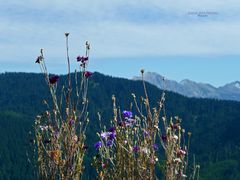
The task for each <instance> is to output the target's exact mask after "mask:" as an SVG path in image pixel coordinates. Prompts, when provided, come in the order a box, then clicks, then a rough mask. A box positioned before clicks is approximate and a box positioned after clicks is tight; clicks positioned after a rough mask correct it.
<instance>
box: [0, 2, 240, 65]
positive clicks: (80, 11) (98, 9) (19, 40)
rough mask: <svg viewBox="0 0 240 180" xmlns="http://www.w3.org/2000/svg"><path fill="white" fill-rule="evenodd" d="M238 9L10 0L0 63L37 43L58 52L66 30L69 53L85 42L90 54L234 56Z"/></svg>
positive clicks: (24, 54) (30, 52)
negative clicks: (194, 13) (206, 13)
mask: <svg viewBox="0 0 240 180" xmlns="http://www.w3.org/2000/svg"><path fill="white" fill-rule="evenodd" d="M1 4H3V3H1ZM239 8H240V1H237V0H228V1H227V0H225V1H223V0H212V1H209V0H208V1H206V0H202V1H199V0H181V1H176V0H174V1H173V0H148V1H146V0H130V1H122V0H113V1H111V2H109V1H107V0H101V1H96V0H94V1H73V0H61V1H57V0H52V1H47V0H41V1H33V0H32V1H30V0H23V1H18V0H11V1H7V2H4V5H3V6H2V7H0V9H1V10H2V12H1V13H0V15H1V16H0V40H1V41H0V48H1V52H2V54H1V59H0V61H4V60H7V59H14V58H16V54H17V55H18V57H20V58H19V59H22V60H23V59H26V58H29V57H33V56H35V54H36V52H37V51H38V49H40V48H41V47H44V48H45V49H46V50H47V53H48V55H49V57H58V56H62V55H60V54H59V52H61V51H62V50H63V49H64V36H63V33H64V32H65V31H69V32H71V37H72V39H71V43H72V44H71V47H72V51H73V54H76V53H78V52H79V51H80V50H81V48H82V47H81V46H80V45H81V44H83V42H84V41H85V40H90V41H91V42H92V46H93V48H92V51H93V52H92V53H93V56H95V57H130V56H132V57H138V56H139V57H142V56H162V55H163V56H165V55H204V54H210V55H211V54H214V55H215V54H219V55H225V54H239V49H238V47H240V32H239V29H240V23H239V17H240V15H239V14H238V11H237V10H238V9H239ZM4 9H5V11H6V13H5V12H4ZM7 9H11V11H9V13H7ZM230 10H231V13H230ZM122 11H123V12H122ZM191 11H197V12H198V11H213V12H217V13H218V14H217V15H215V16H212V15H211V16H209V17H205V18H201V17H196V16H191V15H188V12H191ZM121 12H122V13H121ZM142 13H145V14H143V15H142ZM133 15H134V16H135V17H134V18H133V17H132V16H133ZM146 16H147V17H148V18H146V19H145V20H144V19H142V18H144V17H146ZM151 18H152V20H151ZM12 52H15V53H12Z"/></svg>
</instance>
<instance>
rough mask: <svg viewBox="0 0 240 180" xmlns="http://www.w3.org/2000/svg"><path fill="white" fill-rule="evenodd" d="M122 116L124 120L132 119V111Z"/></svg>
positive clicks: (124, 112)
mask: <svg viewBox="0 0 240 180" xmlns="http://www.w3.org/2000/svg"><path fill="white" fill-rule="evenodd" d="M122 115H123V117H124V118H132V112H131V111H123V112H122Z"/></svg>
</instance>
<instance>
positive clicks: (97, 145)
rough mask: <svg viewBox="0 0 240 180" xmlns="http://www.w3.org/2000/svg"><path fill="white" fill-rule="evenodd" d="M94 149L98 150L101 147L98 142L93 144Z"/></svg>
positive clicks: (100, 143)
mask: <svg viewBox="0 0 240 180" xmlns="http://www.w3.org/2000/svg"><path fill="white" fill-rule="evenodd" d="M94 147H95V149H100V148H101V147H102V142H101V141H98V142H96V143H95V144H94Z"/></svg>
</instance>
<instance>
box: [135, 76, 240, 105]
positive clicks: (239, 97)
mask: <svg viewBox="0 0 240 180" xmlns="http://www.w3.org/2000/svg"><path fill="white" fill-rule="evenodd" d="M140 79H141V77H138V76H135V77H133V80H140ZM144 79H145V80H146V81H147V82H149V83H151V84H153V85H155V86H157V87H158V88H160V89H165V90H168V91H173V92H176V93H179V94H181V95H184V96H187V97H197V98H213V99H222V100H234V101H240V82H239V81H235V82H231V83H229V84H226V85H224V86H221V87H218V88H217V87H214V86H212V85H210V84H206V83H197V82H194V81H191V80H189V79H184V80H182V81H180V82H177V81H174V80H168V79H165V78H164V77H163V76H162V75H160V74H157V73H155V72H146V73H145V74H144Z"/></svg>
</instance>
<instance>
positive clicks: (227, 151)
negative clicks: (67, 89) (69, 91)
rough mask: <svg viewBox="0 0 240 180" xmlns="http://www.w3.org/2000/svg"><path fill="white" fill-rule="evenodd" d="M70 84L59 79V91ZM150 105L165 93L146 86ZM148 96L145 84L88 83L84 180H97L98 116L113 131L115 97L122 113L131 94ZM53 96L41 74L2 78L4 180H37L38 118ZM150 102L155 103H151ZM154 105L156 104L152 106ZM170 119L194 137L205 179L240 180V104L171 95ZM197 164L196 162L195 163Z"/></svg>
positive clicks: (96, 79)
mask: <svg viewBox="0 0 240 180" xmlns="http://www.w3.org/2000/svg"><path fill="white" fill-rule="evenodd" d="M65 81H66V76H60V80H59V83H58V89H61V87H62V85H63V84H64V83H65ZM147 89H148V93H149V98H150V100H151V102H157V101H158V100H159V99H160V96H161V93H162V90H160V89H158V88H157V87H155V86H153V85H150V84H147ZM132 93H135V94H136V96H137V97H139V98H140V97H141V96H143V94H144V91H143V87H142V82H141V81H131V80H127V79H122V78H114V77H110V76H105V75H103V74H100V73H97V72H96V73H94V74H93V76H92V77H91V78H90V82H89V91H88V98H89V109H88V111H89V117H90V123H89V126H88V131H87V137H88V138H87V145H88V147H89V148H88V150H87V153H86V157H85V160H86V161H85V171H84V178H85V179H94V177H95V176H94V173H95V172H94V169H93V168H91V158H92V156H93V155H95V153H96V152H95V149H94V147H93V144H94V142H96V141H97V136H96V132H98V131H99V121H98V119H97V112H100V113H101V115H102V120H103V123H104V124H105V125H106V126H108V122H109V121H110V118H111V117H112V113H111V112H112V111H111V109H112V101H111V97H112V95H113V94H114V95H115V96H116V99H117V104H118V105H119V107H121V109H128V108H129V106H130V102H131V101H132V96H131V94H132ZM49 97H50V95H49V92H48V88H47V86H46V84H45V81H44V77H43V75H42V74H34V73H3V74H0V137H1V140H0V179H33V178H34V165H33V159H32V156H33V150H32V138H33V135H32V134H29V132H31V131H32V130H33V128H32V126H33V123H34V118H35V116H36V115H37V114H40V113H42V112H44V110H46V107H45V106H44V104H43V103H42V102H43V100H44V99H46V100H47V99H49ZM151 102H150V103H151ZM153 105H155V104H153ZM166 111H167V116H168V117H171V116H172V117H174V116H179V117H180V118H181V119H182V126H183V127H184V128H185V129H186V131H191V132H192V139H191V146H190V153H191V155H190V157H193V155H195V159H196V162H197V163H198V164H200V165H201V169H200V179H218V180H219V179H220V180H221V179H224V180H225V179H240V135H239V127H240V102H235V101H220V100H214V99H197V98H186V97H184V96H181V95H178V94H176V93H172V92H166ZM191 160H192V158H191Z"/></svg>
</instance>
